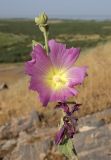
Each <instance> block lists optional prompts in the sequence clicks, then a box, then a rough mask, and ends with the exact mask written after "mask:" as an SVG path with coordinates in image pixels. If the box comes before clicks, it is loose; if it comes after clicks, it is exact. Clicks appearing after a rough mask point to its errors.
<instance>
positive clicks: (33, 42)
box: [32, 40, 42, 48]
mask: <svg viewBox="0 0 111 160" xmlns="http://www.w3.org/2000/svg"><path fill="white" fill-rule="evenodd" d="M37 44H39V45H41V44H40V43H39V42H37V41H35V40H32V48H33V47H35V46H36V45H37ZM41 46H42V45H41Z"/></svg>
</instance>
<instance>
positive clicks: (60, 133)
mask: <svg viewBox="0 0 111 160" xmlns="http://www.w3.org/2000/svg"><path fill="white" fill-rule="evenodd" d="M64 136H65V128H64V126H63V127H62V128H61V129H60V130H59V131H58V133H57V134H56V136H55V144H60V143H61V142H62V140H63V138H64Z"/></svg>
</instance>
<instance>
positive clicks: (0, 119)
mask: <svg viewBox="0 0 111 160" xmlns="http://www.w3.org/2000/svg"><path fill="white" fill-rule="evenodd" d="M42 38H43V37H42V35H41V33H40V32H39V31H38V29H37V28H36V26H35V25H34V22H33V21H31V20H10V21H8V20H7V21H6V20H0V62H1V64H0V84H1V83H2V82H6V83H7V84H8V85H9V89H8V90H4V91H0V124H2V123H4V122H7V121H9V120H11V119H13V117H18V118H20V117H21V116H24V115H27V114H29V112H31V111H32V110H33V108H35V109H37V110H38V111H40V112H43V113H44V114H45V115H46V117H48V120H49V121H52V122H53V123H56V124H57V121H59V118H58V117H59V116H58V115H59V111H55V110H54V109H53V107H54V106H55V104H53V103H52V104H50V106H49V108H43V107H42V106H41V103H40V102H39V99H38V96H37V94H36V93H35V92H32V91H29V90H28V85H29V78H28V77H27V76H26V75H25V74H24V63H23V61H25V60H27V59H29V58H30V57H29V52H30V51H31V40H32V39H35V40H39V41H41V42H42ZM50 38H55V39H57V40H58V41H61V42H64V43H67V44H68V46H75V47H78V46H79V47H81V48H82V52H81V56H80V59H79V60H78V62H77V64H76V65H78V66H81V65H87V66H88V67H89V69H88V77H87V79H86V80H85V83H84V84H83V86H80V87H79V88H78V90H79V91H80V93H79V95H78V96H77V97H75V98H74V99H73V100H76V101H77V102H78V103H82V104H83V105H82V106H81V109H80V111H79V116H84V115H87V114H91V113H93V112H96V111H100V110H103V109H105V108H109V107H111V97H110V95H111V22H109V21H104V22H96V21H57V22H55V21H51V28H50ZM3 62H4V63H3ZM7 62H10V64H9V63H7ZM12 62H20V63H12ZM53 115H54V116H53ZM49 117H50V118H49Z"/></svg>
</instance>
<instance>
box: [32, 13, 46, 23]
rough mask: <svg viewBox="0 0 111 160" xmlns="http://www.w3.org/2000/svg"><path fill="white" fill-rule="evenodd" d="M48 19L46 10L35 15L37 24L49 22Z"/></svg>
mask: <svg viewBox="0 0 111 160" xmlns="http://www.w3.org/2000/svg"><path fill="white" fill-rule="evenodd" d="M47 21H48V17H47V15H46V14H45V13H44V12H43V13H41V14H40V15H39V16H38V17H35V23H36V25H45V24H47Z"/></svg>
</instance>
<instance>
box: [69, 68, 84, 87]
mask: <svg viewBox="0 0 111 160" xmlns="http://www.w3.org/2000/svg"><path fill="white" fill-rule="evenodd" d="M86 72H87V67H72V68H70V69H69V70H68V80H69V87H74V86H76V85H78V84H81V83H82V82H83V81H84V78H85V76H86Z"/></svg>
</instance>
